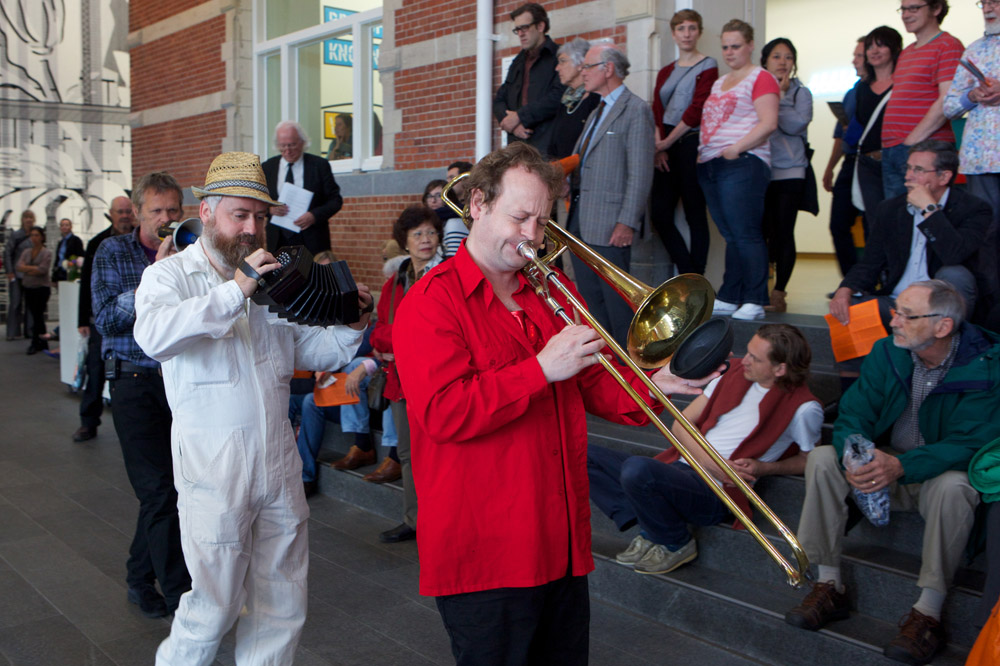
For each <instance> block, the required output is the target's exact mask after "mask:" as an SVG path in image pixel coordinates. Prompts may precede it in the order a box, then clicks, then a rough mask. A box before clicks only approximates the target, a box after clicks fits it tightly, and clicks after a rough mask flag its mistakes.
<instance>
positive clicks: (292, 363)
mask: <svg viewBox="0 0 1000 666" xmlns="http://www.w3.org/2000/svg"><path fill="white" fill-rule="evenodd" d="M191 189H192V191H193V192H194V194H195V196H197V197H198V198H200V199H201V205H200V207H199V210H198V213H199V216H200V218H201V221H202V224H203V225H204V233H203V235H202V237H201V238H200V239H199V240H198V241H197V242H195V243H192V244H191V245H189V246H188V247H187V248H185V249H184V251H183V252H179V253H176V254H174V255H172V256H170V257H167V258H166V259H165V260H164V261H158V262H157V263H156V264H154V265H153V266H152V267H150V269H149V270H147V271H146V272H145V273H144V274H143V279H142V283H141V284H140V285H139V289H138V291H137V292H136V315H137V317H136V323H135V338H136V341H137V342H138V343H139V344H140V345H141V346H142V348H143V349H144V350H145V351H146V353H147V354H149V355H150V356H151V357H152V358H154V359H156V360H158V361H160V362H161V364H162V369H163V383H164V385H165V387H166V393H167V399H168V400H169V402H170V407H171V410H172V411H173V416H174V427H173V431H172V436H171V446H172V450H173V454H174V476H175V478H176V479H177V494H178V501H177V507H178V511H179V513H180V519H181V540H182V543H183V546H184V554H185V556H186V559H187V563H188V569H189V571H190V572H191V591H190V592H189V593H187V594H185V595H184V596H183V597H181V601H180V606H179V607H178V608H177V611H176V613H175V615H174V622H173V625H172V626H171V631H170V636H169V637H167V639H166V640H164V641H163V643H162V644H161V645H160V647H159V649H158V650H157V654H156V664H157V665H158V666H164V665H167V664H183V665H184V666H197V665H199V664H210V663H212V661H213V660H214V659H215V654H216V651H217V650H218V647H219V643H220V641H221V640H222V637H223V636H224V635H225V634H226V632H228V631H229V629H230V627H232V626H233V624H234V623H235V622H236V621H237V618H239V624H238V626H237V628H236V654H235V656H236V663H238V664H241V665H242V664H290V663H292V660H293V656H294V653H295V647H296V645H297V644H298V640H299V636H300V634H301V633H302V625H303V623H304V622H305V612H306V575H307V569H308V561H309V546H308V535H307V532H306V521H307V519H308V517H309V509H308V507H307V505H306V500H305V494H304V492H303V488H302V459H301V457H300V456H299V452H298V449H297V448H296V446H295V438H294V436H293V434H292V429H291V425H290V423H289V421H288V394H289V389H288V384H289V381H290V380H291V377H292V369H293V368H309V369H312V370H332V369H334V368H339V367H340V366H342V365H344V364H345V363H347V361H349V360H350V359H351V358H352V357H353V356H354V353H355V350H356V349H357V348H358V346H359V344H360V343H361V338H362V331H363V330H364V329H365V327H366V326H367V325H368V315H367V314H364V315H363V316H362V319H361V321H359V322H357V323H355V324H352V325H351V326H350V327H348V326H331V327H328V328H320V327H312V326H299V325H296V324H293V323H291V322H289V321H287V320H284V319H280V318H278V316H277V315H275V314H273V313H270V312H268V310H267V308H266V307H263V306H260V305H257V304H255V303H253V302H252V301H250V300H249V298H250V296H251V295H252V294H253V293H254V291H256V289H257V279H258V278H257V276H258V275H264V274H266V273H269V272H271V271H273V270H275V269H277V268H280V266H281V264H279V263H278V261H277V260H276V259H275V258H274V256H272V255H271V254H270V253H269V252H267V251H265V250H264V249H263V245H264V226H265V224H266V222H267V212H268V207H269V206H274V205H276V203H275V202H274V201H273V200H272V199H271V197H270V196H269V195H268V190H267V183H266V181H265V179H264V173H263V171H262V170H261V166H260V158H258V157H257V156H256V155H253V154H250V153H239V152H234V153H223V154H222V155H220V156H218V157H217V158H216V159H215V160H214V161H213V162H212V166H211V167H210V168H209V170H208V174H207V176H206V179H205V187H203V188H197V187H193V188H191ZM164 243H165V244H166V243H169V241H164ZM168 251H169V249H168V250H165V251H164V252H168ZM358 292H359V304H360V306H361V309H362V310H364V309H366V308H367V306H368V305H369V304H370V303H371V301H372V298H371V292H370V291H369V290H368V287H366V286H364V285H361V284H359V285H358ZM244 609H245V610H244ZM241 610H242V611H243V612H242V614H241Z"/></svg>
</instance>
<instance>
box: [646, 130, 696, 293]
mask: <svg viewBox="0 0 1000 666" xmlns="http://www.w3.org/2000/svg"><path fill="white" fill-rule="evenodd" d="M697 162H698V132H688V133H687V134H685V135H684V136H682V137H681V138H680V139H678V140H677V141H676V142H675V143H674V145H672V146H670V149H669V150H667V164H668V165H669V166H670V171H666V172H664V171H660V170H659V169H654V170H653V189H652V193H651V197H650V203H651V209H650V210H651V213H652V221H653V228H654V229H656V233H657V234H658V235H659V236H660V240H661V241H662V242H663V247H665V248H666V250H667V254H669V255H670V260H671V261H673V262H674V264H675V265H676V266H677V272H678V273H701V274H704V272H705V263H706V262H707V261H708V244H709V231H708V209H707V208H706V207H705V195H704V194H703V193H702V191H701V185H699V184H698V171H697V169H696V168H695V165H696V164H697ZM678 200H679V201H680V202H681V203H682V204H683V205H684V217H685V219H687V223H688V229H689V230H690V232H691V249H688V246H687V245H686V244H685V242H684V236H682V235H681V232H680V231H678V230H677V226H676V224H675V222H674V213H675V212H676V209H677V202H678Z"/></svg>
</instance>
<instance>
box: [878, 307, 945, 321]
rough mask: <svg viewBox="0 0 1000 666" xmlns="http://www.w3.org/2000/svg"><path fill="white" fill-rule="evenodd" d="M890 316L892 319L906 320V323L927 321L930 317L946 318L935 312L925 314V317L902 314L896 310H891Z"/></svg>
mask: <svg viewBox="0 0 1000 666" xmlns="http://www.w3.org/2000/svg"><path fill="white" fill-rule="evenodd" d="M889 314H890V315H891V316H892V317H899V318H900V319H905V320H906V321H913V320H914V319H927V318H928V317H942V316H944V315H942V314H939V313H937V312H933V313H931V314H924V315H911V314H903V313H902V312H900V311H898V310H897V309H896V308H889Z"/></svg>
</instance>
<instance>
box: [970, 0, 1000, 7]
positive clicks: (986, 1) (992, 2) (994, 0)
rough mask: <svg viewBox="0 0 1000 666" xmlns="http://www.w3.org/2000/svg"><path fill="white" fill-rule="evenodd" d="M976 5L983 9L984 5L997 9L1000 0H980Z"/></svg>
mask: <svg viewBox="0 0 1000 666" xmlns="http://www.w3.org/2000/svg"><path fill="white" fill-rule="evenodd" d="M976 7H979V8H980V9H982V8H983V7H989V8H990V9H996V8H997V7H1000V0H979V2H977V3H976Z"/></svg>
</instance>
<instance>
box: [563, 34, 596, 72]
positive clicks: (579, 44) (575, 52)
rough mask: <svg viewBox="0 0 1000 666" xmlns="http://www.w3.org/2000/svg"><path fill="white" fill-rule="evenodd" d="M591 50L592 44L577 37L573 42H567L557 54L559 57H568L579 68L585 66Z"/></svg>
mask: <svg viewBox="0 0 1000 666" xmlns="http://www.w3.org/2000/svg"><path fill="white" fill-rule="evenodd" d="M589 50H590V42H588V41H587V40H586V39H584V38H582V37H577V38H576V39H574V40H573V41H572V42H566V43H565V44H563V45H562V46H560V47H559V50H558V51H557V52H556V55H557V56H560V55H566V56H568V57H569V59H570V60H571V61H572V62H573V64H574V65H576V66H577V67H579V66H580V65H582V64H583V60H584V58H586V57H587V51H589Z"/></svg>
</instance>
